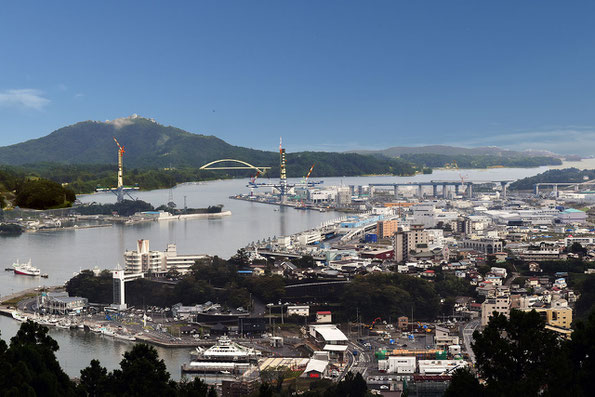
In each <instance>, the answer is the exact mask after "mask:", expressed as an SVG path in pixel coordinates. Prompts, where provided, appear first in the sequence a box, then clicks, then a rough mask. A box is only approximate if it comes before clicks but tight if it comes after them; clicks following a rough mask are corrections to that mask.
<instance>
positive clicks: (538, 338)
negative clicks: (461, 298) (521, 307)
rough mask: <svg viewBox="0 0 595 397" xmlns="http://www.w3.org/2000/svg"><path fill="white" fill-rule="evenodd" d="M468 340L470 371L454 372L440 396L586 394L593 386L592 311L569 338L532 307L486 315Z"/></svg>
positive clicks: (594, 334)
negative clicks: (472, 365)
mask: <svg viewBox="0 0 595 397" xmlns="http://www.w3.org/2000/svg"><path fill="white" fill-rule="evenodd" d="M473 338H474V342H473V343H472V348H473V352H474V353H475V356H476V360H477V362H476V365H475V368H474V369H469V368H467V369H463V370H457V371H455V373H454V374H453V377H452V380H451V383H450V386H449V388H448V389H447V391H446V393H445V396H446V397H451V396H458V397H467V396H468V397H471V396H473V397H478V396H479V397H492V396H544V397H547V396H576V397H581V396H590V395H592V394H593V387H594V386H595V376H594V375H595V312H591V314H590V316H589V317H588V319H587V320H586V321H585V322H582V321H579V322H577V323H576V324H574V331H573V332H572V335H571V338H570V339H563V338H560V337H559V336H558V335H556V334H555V333H554V332H553V331H550V330H548V329H546V328H545V320H544V319H543V317H542V316H540V314H539V313H537V312H535V311H531V312H522V311H518V310H512V311H511V313H510V318H507V317H506V316H504V315H502V314H498V315H495V316H494V317H492V318H491V319H490V321H489V323H488V325H487V326H486V328H485V329H484V330H483V332H479V331H475V332H474V334H473Z"/></svg>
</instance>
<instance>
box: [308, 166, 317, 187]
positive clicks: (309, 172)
mask: <svg viewBox="0 0 595 397" xmlns="http://www.w3.org/2000/svg"><path fill="white" fill-rule="evenodd" d="M315 165H316V163H314V164H312V167H310V171H308V175H306V187H308V179H310V174H311V173H312V170H313V169H314V166H315Z"/></svg>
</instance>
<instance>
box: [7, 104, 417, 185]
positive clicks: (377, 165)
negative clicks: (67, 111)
mask: <svg viewBox="0 0 595 397" xmlns="http://www.w3.org/2000/svg"><path fill="white" fill-rule="evenodd" d="M114 137H115V138H116V139H117V140H118V142H119V143H120V144H121V145H122V146H123V147H124V148H125V154H124V167H125V168H153V169H154V168H167V167H190V168H198V167H201V166H203V165H204V164H206V163H208V162H211V161H214V160H220V159H225V158H229V159H237V160H243V161H246V162H248V163H250V164H253V165H255V166H270V167H272V168H273V169H272V170H271V172H272V173H275V172H278V167H279V153H278V152H272V151H271V152H269V151H263V150H258V149H251V148H245V147H240V146H234V145H231V144H229V143H227V142H225V141H223V140H222V139H220V138H217V137H216V136H213V135H203V134H195V133H191V132H188V131H184V130H182V129H179V128H176V127H172V126H164V125H161V124H159V123H157V122H156V121H155V120H153V119H147V118H144V117H139V116H137V115H132V116H130V117H124V118H118V119H115V120H111V121H110V120H108V121H105V122H100V121H82V122H79V123H75V124H72V125H69V126H66V127H62V128H59V129H57V130H55V131H53V132H51V133H50V134H48V135H46V136H44V137H41V138H36V139H32V140H28V141H25V142H22V143H17V144H14V145H10V146H4V147H0V164H4V165H12V166H19V165H25V164H39V163H49V164H68V165H81V164H114V165H115V164H116V161H117V146H116V143H115V142H114V140H113V138H114ZM314 163H316V171H315V173H316V175H319V176H343V175H346V176H347V175H366V174H396V175H411V174H413V173H415V171H416V169H415V167H414V166H413V165H412V164H411V163H409V162H407V161H405V160H401V159H388V158H379V157H374V156H366V155H359V154H353V153H349V154H348V153H333V152H291V153H288V155H287V168H288V175H289V176H305V175H306V173H307V172H308V169H309V168H310V167H311V166H312V164H314Z"/></svg>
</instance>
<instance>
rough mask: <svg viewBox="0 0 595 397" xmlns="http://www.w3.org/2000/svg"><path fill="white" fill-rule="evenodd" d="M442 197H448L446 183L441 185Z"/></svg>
mask: <svg viewBox="0 0 595 397" xmlns="http://www.w3.org/2000/svg"><path fill="white" fill-rule="evenodd" d="M442 198H448V185H447V184H444V185H442Z"/></svg>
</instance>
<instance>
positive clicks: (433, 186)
mask: <svg viewBox="0 0 595 397" xmlns="http://www.w3.org/2000/svg"><path fill="white" fill-rule="evenodd" d="M432 196H434V197H438V185H436V184H435V183H434V184H433V185H432Z"/></svg>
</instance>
